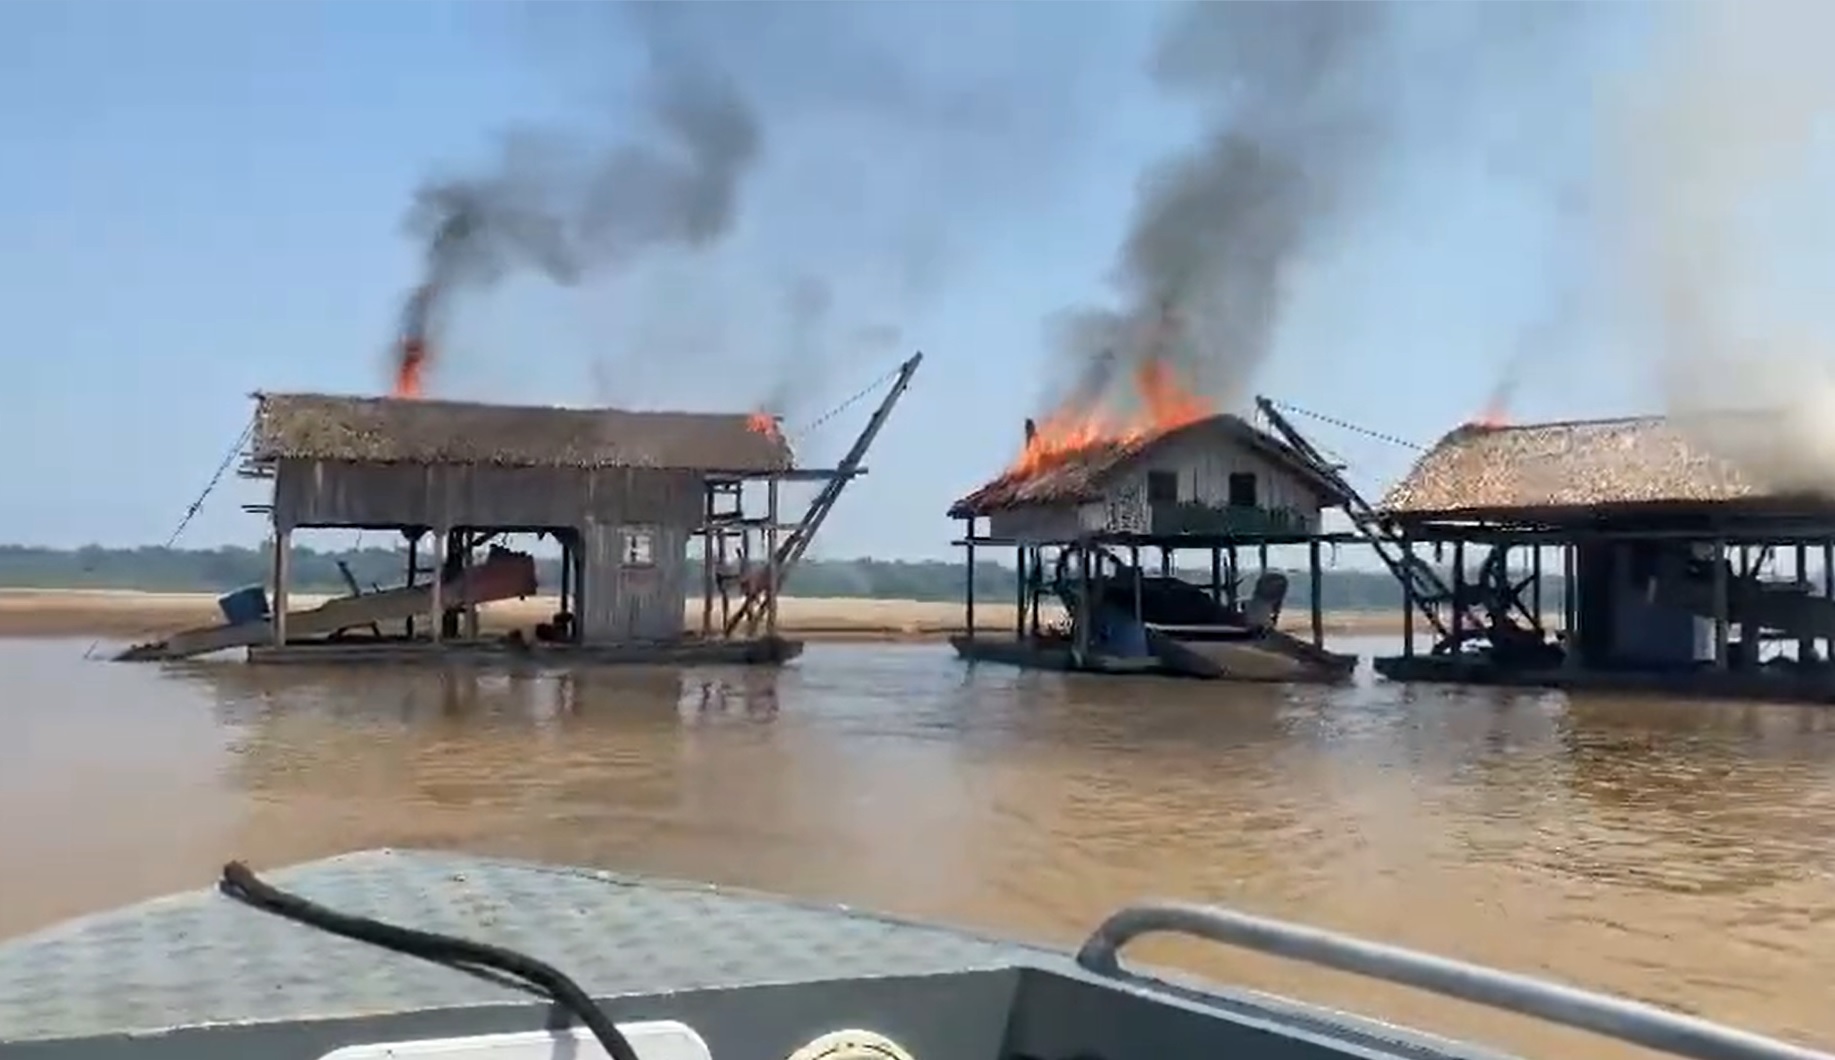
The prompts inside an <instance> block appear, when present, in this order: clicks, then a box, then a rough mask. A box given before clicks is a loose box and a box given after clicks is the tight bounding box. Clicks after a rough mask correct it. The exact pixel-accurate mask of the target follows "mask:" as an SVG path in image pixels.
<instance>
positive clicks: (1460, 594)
mask: <svg viewBox="0 0 1835 1060" xmlns="http://www.w3.org/2000/svg"><path fill="white" fill-rule="evenodd" d="M1465 596H1466V592H1465V542H1464V541H1463V540H1460V541H1455V542H1453V624H1452V638H1453V645H1452V650H1453V651H1454V652H1457V651H1458V650H1459V644H1460V642H1461V641H1463V640H1464V639H1465Z"/></svg>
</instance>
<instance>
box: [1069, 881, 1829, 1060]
mask: <svg viewBox="0 0 1835 1060" xmlns="http://www.w3.org/2000/svg"><path fill="white" fill-rule="evenodd" d="M1161 932H1172V933H1176V934H1182V935H1193V936H1196V937H1198V938H1203V939H1207V940H1209V941H1212V942H1220V943H1223V944H1225V945H1229V946H1239V947H1242V948H1244V949H1250V950H1255V951H1258V952H1261V953H1266V954H1271V955H1273V956H1277V957H1285V958H1288V959H1290V960H1296V961H1303V962H1306V963H1309V964H1316V965H1320V966H1323V967H1326V968H1333V969H1336V970H1338V971H1341V972H1350V973H1352V974H1354V975H1362V976H1368V977H1370V978H1374V979H1382V980H1385V981H1387V982H1391V983H1398V984H1401V985H1404V986H1411V987H1415V988H1416V989H1419V990H1426V991H1429V992H1431V993H1436V994H1442V995H1444V996H1447V997H1453V998H1458V999H1459V1000H1461V1001H1469V1002H1472V1003H1474V1004H1478V1005H1485V1006H1488V1007H1490V1008H1494V1009H1501V1010H1503V1011H1507V1012H1514V1013H1517V1014H1519V1015H1523V1016H1531V1017H1534V1018H1537V1019H1541V1020H1545V1021H1547V1022H1550V1023H1558V1024H1561V1025H1563V1026H1567V1027H1574V1028H1578V1029H1581V1030H1586V1031H1591V1032H1593V1033H1595V1034H1600V1035H1604V1036H1605V1037H1608V1038H1616V1039H1618V1040H1619V1041H1623V1042H1630V1043H1632V1044H1634V1045H1641V1046H1644V1047H1646V1048H1650V1049H1656V1050H1658V1051H1661V1052H1665V1053H1670V1054H1672V1055H1675V1056H1685V1057H1690V1058H1692V1060H1835V1057H1831V1055H1830V1054H1828V1053H1823V1052H1818V1051H1817V1050H1814V1049H1809V1048H1805V1047H1803V1046H1799V1045H1792V1044H1790V1043H1788V1042H1780V1041H1777V1040H1775V1039H1771V1038H1765V1037H1762V1036H1760V1035H1756V1034H1751V1033H1748V1032H1746V1031H1741V1030H1736V1029H1734V1028H1732V1027H1725V1026H1721V1025H1720V1024H1717V1023H1711V1022H1709V1021H1707V1020H1703V1019H1697V1018H1695V1017H1693V1016H1685V1015H1682V1014H1680V1013H1677V1012H1670V1011H1667V1010H1665V1009H1660V1008H1657V1007H1656V1006H1654V1005H1647V1004H1644V1003H1642V1002H1638V1001H1628V1000H1625V999H1623V998H1616V997H1610V996H1608V995H1605V994H1596V993H1592V992H1590V991H1586V990H1580V989H1577V988H1575V987H1571V986H1563V985H1561V984H1559V983H1551V982H1547V981H1545V980H1540V979H1534V978H1531V977H1529V976H1525V975H1515V974H1512V973H1510V972H1500V971H1497V970H1496V969H1492V968H1486V967H1484V966H1482V965H1476V964H1467V963H1465V962H1463V961H1454V960H1448V959H1446V958H1444V957H1435V956H1433V955H1431V954H1426V953H1420V952H1417V951H1414V950H1408V949H1403V948H1401V947H1399V946H1390V945H1386V944H1384V943H1379V942H1367V941H1364V940H1362V939H1358V938H1354V937H1352V936H1348V935H1340V934H1337V933H1336V932H1331V931H1323V930H1320V929H1319V928H1313V927H1306V926H1305V925H1301V924H1289V923H1285V922H1283V921H1279V920H1270V919H1267V918H1265V917H1259V916H1250V915H1249V914H1247V913H1238V912H1236V911H1234V910H1230V909H1222V908H1218V907H1215V906H1203V905H1193V904H1190V903H1183V902H1165V903H1159V902H1155V903H1145V904H1141V905H1133V906H1128V907H1126V908H1124V909H1121V910H1119V911H1118V912H1116V913H1113V914H1111V915H1110V916H1109V918H1108V919H1107V920H1104V921H1103V922H1102V924H1101V925H1100V926H1098V927H1097V928H1096V930H1095V931H1094V932H1093V933H1092V934H1091V935H1090V937H1089V938H1088V940H1086V941H1085V942H1084V943H1083V946H1082V947H1081V948H1080V949H1078V951H1077V964H1078V965H1080V966H1081V967H1083V968H1084V969H1085V970H1087V971H1090V972H1094V973H1096V974H1099V975H1104V976H1118V975H1120V974H1121V972H1122V969H1121V962H1120V959H1119V958H1120V950H1121V948H1122V947H1123V946H1125V945H1127V944H1128V943H1129V942H1130V941H1132V940H1134V939H1136V938H1139V937H1140V936H1142V935H1148V934H1156V933H1161Z"/></svg>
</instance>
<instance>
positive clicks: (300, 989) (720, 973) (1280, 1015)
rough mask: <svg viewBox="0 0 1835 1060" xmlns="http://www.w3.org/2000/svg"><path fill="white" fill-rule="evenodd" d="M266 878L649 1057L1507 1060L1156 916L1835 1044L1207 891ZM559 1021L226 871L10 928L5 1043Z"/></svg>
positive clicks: (1548, 1009) (415, 863)
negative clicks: (560, 1005)
mask: <svg viewBox="0 0 1835 1060" xmlns="http://www.w3.org/2000/svg"><path fill="white" fill-rule="evenodd" d="M267 882H268V883H270V884H272V885H274V886H277V887H280V888H282V889H284V890H286V891H290V892H293V893H294V894H297V895H299V896H301V897H304V898H306V899H309V900H311V901H313V902H316V903H318V904H320V905H322V906H326V907H329V908H330V909H332V910H335V911H336V912H338V913H342V914H345V915H356V916H360V917H365V918H370V919H373V920H380V921H385V922H387V923H390V924H395V925H400V926H404V927H412V928H415V929H419V930H421V931H431V932H435V933H438V934H441V935H446V936H455V937H458V938H463V939H468V940H471V941H475V942H482V943H487V944H492V945H495V946H497V947H503V948H508V949H511V950H515V951H518V952H520V953H522V954H526V955H528V956H530V957H533V958H535V959H537V960H540V961H543V962H546V963H548V964H550V965H552V966H553V967H555V968H558V969H560V970H561V971H562V972H563V973H564V974H566V975H568V976H569V977H571V978H572V979H573V980H574V981H575V982H576V983H577V984H578V985H579V986H580V987H581V988H582V989H583V990H584V991H585V993H586V994H588V995H589V996H590V997H591V998H592V999H593V1003H594V1004H596V1005H598V1006H600V1007H601V1008H602V1009H603V1010H604V1011H605V1012H606V1013H607V1014H608V1015H609V1016H610V1017H611V1018H612V1019H614V1020H616V1021H619V1022H620V1023H621V1024H624V1023H629V1022H631V1021H643V1022H649V1023H656V1022H660V1021H673V1022H675V1023H676V1024H679V1025H680V1027H681V1029H682V1031H683V1033H684V1034H686V1035H687V1036H688V1037H689V1038H691V1039H693V1040H694V1043H695V1048H693V1049H690V1050H688V1051H682V1050H681V1049H680V1048H663V1049H660V1050H658V1051H652V1052H645V1051H640V1052H639V1053H638V1055H639V1056H640V1057H641V1058H642V1060H660V1058H661V1057H664V1056H668V1057H673V1058H676V1060H682V1058H685V1057H690V1056H692V1057H697V1058H701V1060H706V1058H710V1057H711V1058H716V1060H782V1058H784V1057H789V1056H793V1055H796V1056H802V1055H810V1056H814V1055H817V1053H819V1052H821V1050H822V1049H823V1048H826V1046H825V1045H824V1044H823V1043H825V1042H829V1041H831V1040H832V1039H831V1037H830V1036H832V1035H834V1034H835V1033H837V1032H842V1031H844V1030H845V1031H848V1032H850V1033H851V1032H855V1031H857V1030H860V1029H870V1030H871V1031H873V1032H875V1033H877V1034H879V1035H883V1036H885V1037H886V1038H887V1039H889V1040H891V1041H895V1042H898V1043H900V1045H901V1046H902V1047H903V1048H904V1049H905V1050H906V1051H907V1052H908V1054H909V1055H910V1056H911V1057H914V1058H917V1060H932V1058H937V1060H942V1058H945V1057H947V1058H950V1060H1041V1058H1045V1060H1055V1058H1062V1057H1073V1056H1101V1057H1106V1058H1108V1060H1163V1058H1165V1057H1183V1056H1207V1057H1208V1056H1255V1057H1265V1058H1268V1060H1347V1058H1357V1060H1497V1058H1498V1055H1499V1054H1496V1053H1492V1052H1488V1051H1485V1050H1482V1049H1478V1048H1475V1047H1472V1046H1469V1045H1466V1044H1463V1043H1457V1042H1451V1041H1447V1040H1445V1039H1440V1038H1436V1037H1432V1036H1429V1035H1424V1034H1420V1033H1418V1032H1414V1031H1409V1030H1405V1029H1403V1028H1399V1027H1394V1026H1391V1025H1388V1024H1384V1023H1380V1022H1377V1021H1373V1020H1368V1019H1362V1018H1358V1017H1354V1016H1350V1015H1346V1014H1343V1013H1337V1012H1331V1011H1328V1010H1324V1009H1319V1008H1316V1007H1313V1006H1307V1005H1303V1004H1299V1003H1297V1002H1293V1001H1287V1000H1285V999H1281V998H1274V997H1269V996H1267V995H1262V994H1256V993H1252V992H1249V991H1243V990H1236V989H1226V988H1220V987H1217V986H1215V985H1212V984H1205V983H1199V982H1196V981H1194V980H1191V979H1189V978H1182V977H1172V976H1165V975H1159V974H1156V975H1154V976H1151V977H1150V976H1148V975H1146V974H1144V973H1141V972H1134V971H1130V970H1128V969H1127V968H1125V967H1123V966H1122V965H1121V964H1120V963H1119V961H1118V959H1117V958H1118V951H1119V949H1120V947H1121V946H1122V945H1124V944H1125V943H1126V942H1127V941H1128V940H1129V939H1131V938H1134V937H1137V936H1138V935H1141V934H1144V933H1148V932H1153V931H1181V932H1185V933H1188V934H1193V935H1196V936H1198V937H1201V938H1209V939H1212V940H1214V941H1218V942H1222V943H1225V944H1234V945H1246V946H1249V947H1251V948H1255V949H1261V950H1263V951H1265V952H1269V953H1276V954H1281V955H1285V956H1289V957H1294V958H1297V959H1301V960H1310V961H1313V962H1314V963H1320V964H1325V965H1327V966H1330V967H1336V968H1339V969H1340V970H1344V971H1353V972H1360V973H1361V974H1376V975H1380V976H1382V977H1383V978H1387V979H1390V980H1391V981H1394V982H1400V983H1411V984H1413V985H1417V986H1421V987H1423V988H1425V989H1431V990H1437V991H1439V992H1442V993H1446V994H1449V995H1450V996H1454V997H1462V998H1464V999H1466V1000H1477V1001H1480V1002H1482V1003H1488V1004H1492V1005H1496V1006H1500V1007H1507V1008H1513V1009H1514V1010H1515V1011H1519V1012H1525V1013H1533V1014H1538V1015H1542V1016H1543V1017H1544V1018H1552V1019H1556V1020H1558V1021H1560V1022H1566V1023H1568V1024H1569V1025H1571V1026H1578V1027H1585V1028H1588V1029H1593V1030H1598V1031H1601V1032H1602V1033H1608V1034H1614V1035H1617V1036H1620V1037H1624V1038H1625V1039H1626V1040H1628V1041H1635V1042H1638V1043H1640V1044H1645V1045H1652V1046H1655V1047H1658V1048H1664V1049H1668V1050H1670V1051H1673V1052H1676V1053H1677V1054H1678V1055H1682V1056H1689V1057H1694V1058H1695V1060H1835V1058H1831V1057H1829V1056H1827V1055H1825V1054H1820V1053H1816V1052H1815V1051H1813V1050H1808V1049H1803V1048H1800V1047H1796V1046H1790V1045H1786V1044H1783V1043H1773V1042H1766V1041H1764V1040H1761V1039H1755V1038H1753V1037H1752V1036H1749V1035H1743V1034H1741V1033H1740V1032H1737V1031H1732V1030H1728V1029H1726V1028H1717V1027H1714V1026H1712V1025H1708V1024H1704V1023H1702V1022H1701V1021H1696V1020H1691V1019H1689V1018H1688V1017H1681V1016H1675V1015H1667V1014H1663V1013H1660V1012H1657V1011H1656V1010H1653V1009H1649V1008H1648V1006H1641V1007H1640V1006H1637V1005H1635V1004H1634V1003H1630V1002H1622V1001H1617V1000H1614V999H1599V998H1593V999H1588V998H1587V997H1586V996H1584V995H1580V994H1578V992H1575V991H1572V990H1570V989H1568V988H1564V987H1558V986H1551V985H1548V984H1537V983H1533V982H1529V981H1525V980H1521V979H1520V977H1512V976H1509V975H1507V974H1505V973H1498V972H1492V971H1489V970H1484V969H1476V968H1473V967H1471V966H1461V965H1457V964H1456V963H1454V962H1446V961H1442V960H1440V959H1438V958H1432V957H1426V956H1423V955H1417V954H1408V953H1407V952H1406V951H1399V950H1395V949H1393V948H1390V947H1382V946H1377V945H1373V944H1368V943H1362V942H1358V941H1355V940H1345V939H1343V938H1342V937H1335V936H1331V935H1329V933H1322V932H1318V931H1316V930H1315V929H1309V928H1304V927H1301V926H1295V925H1282V924H1280V923H1279V922H1275V921H1267V920H1262V919H1260V918H1255V917H1250V916H1247V915H1245V914H1237V913H1232V912H1230V911H1227V910H1216V909H1211V908H1208V907H1197V906H1178V905H1164V904H1162V905H1143V906H1137V907H1132V908H1130V909H1128V910H1123V911H1121V912H1119V913H1117V914H1115V915H1114V916H1112V917H1111V918H1110V919H1109V920H1108V921H1106V922H1105V923H1104V924H1103V925H1102V926H1101V927H1100V928H1098V930H1097V931H1096V933H1095V934H1093V935H1092V936H1091V937H1090V939H1089V940H1088V941H1086V942H1085V943H1084V946H1083V948H1082V949H1081V950H1080V951H1079V952H1078V953H1077V954H1076V955H1075V956H1074V957H1073V956H1072V955H1070V954H1067V953H1061V952H1057V951H1053V950H1047V949H1041V948H1037V947H1033V946H1028V945H1025V944H1022V943H1015V942H1007V941H1001V940H996V939H991V938H987V937H984V936H980V935H975V934H972V933H967V932H962V931H958V930H952V929H948V928H941V927H931V926H925V925H921V924H914V923H909V922H904V921H899V920H895V919H892V918H889V917H884V916H879V915H875V914H871V913H864V912H860V911H857V910H852V909H848V908H845V907H836V906H820V905H813V904H806V903H796V902H788V901H784V900H781V899H776V898H771V897H768V896H764V895H755V894H750V893H746V892H741V891H732V890H726V889H721V888H717V887H712V886H708V885H704V884H688V883H675V882H668V881H659V880H651V879H638V878H633V877H628V876H622V875H618V874H615V873H609V872H600V871H594V870H588V869H571V868H562V867H554V866H545V865H538V864H532V863H525V862H516V861H506V860H495V859H480V858H473V857H466V856H460V855H454V854H440V853H424V852H397V851H372V852H365V853H357V854H350V855H346V856H343V857H338V858H332V859H329V860H326V861H321V862H315V863H312V864H309V865H303V866H298V867H296V868H292V869H287V870H283V871H279V872H274V873H271V874H269V875H268V876H267ZM569 1022H570V1021H569V1020H568V1019H567V1018H566V1016H565V1014H563V1013H561V1012H559V1011H558V1010H557V1009H556V1007H555V1006H554V1005H553V1004H552V1003H551V1002H550V1001H548V1000H547V998H546V997H545V996H543V995H539V994H538V995H534V996H532V994H531V992H529V991H528V990H526V989H523V988H521V987H518V986H516V985H512V984H509V983H506V982H505V981H503V980H502V979H498V978H485V977H481V976H479V975H478V974H474V973H469V972H467V971H466V970H462V969H458V968H454V967H450V966H442V965H438V964H433V963H429V962H427V961H424V960H421V959H417V958H414V957H409V956H404V955H400V954H397V953H395V952H392V951H390V950H387V949H383V948H379V947H378V946H375V945H371V944H367V943H363V942H358V941H352V940H349V939H346V938H343V937H340V936H337V935H332V934H328V933H326V932H324V931H321V930H317V929H315V928H312V927H309V926H306V925H303V924H300V923H296V922H293V921H291V920H286V919H282V918H279V917H276V916H273V915H270V914H267V913H263V912H261V911H259V910H256V909H252V908H249V907H248V906H245V905H243V904H241V903H239V902H237V901H235V900H233V899H231V898H229V897H227V896H224V895H222V894H219V893H217V892H216V891H215V890H214V889H213V890H209V891H200V892H195V893H191V894H184V895H177V896H174V897H169V898H161V899H155V900H153V901H150V902H143V903H141V904H139V905H136V906H131V907H128V908H126V909H122V910H118V911H115V912H110V913H105V914H100V915H96V916H91V917H86V918H83V919H79V920H76V921H72V922H69V923H67V924H63V925H59V926H57V927H53V928H50V929H47V930H44V931H41V932H38V933H36V934H32V935H27V936H25V937H22V938H19V939H14V940H11V941H8V942H4V943H0V1060H199V1058H203V1060H231V1058H235V1057H249V1056H259V1057H263V1058H265V1060H326V1058H327V1057H329V1056H331V1055H332V1054H335V1053H337V1052H338V1051H339V1050H347V1049H355V1050H357V1051H358V1052H361V1053H363V1054H364V1055H367V1056H383V1055H397V1054H394V1053H391V1050H394V1049H395V1048H396V1047H397V1046H400V1045H402V1043H419V1044H417V1045H415V1046H413V1048H412V1049H410V1050H409V1051H410V1052H414V1051H416V1050H418V1055H431V1054H432V1053H438V1054H439V1055H441V1056H445V1057H447V1058H448V1060H486V1058H487V1056H489V1057H497V1058H498V1060H502V1057H503V1056H505V1055H508V1054H506V1053H503V1052H501V1051H493V1050H495V1049H497V1047H496V1046H493V1045H492V1044H491V1042H492V1041H500V1040H501V1036H502V1035H506V1034H509V1035H520V1036H521V1039H522V1040H524V1041H525V1042H526V1041H529V1040H530V1039H531V1038H532V1039H534V1055H545V1056H561V1057H565V1056H576V1057H578V1058H579V1060H592V1058H594V1057H600V1056H603V1055H604V1053H603V1051H602V1050H600V1049H598V1048H597V1047H596V1046H590V1045H587V1046H581V1047H580V1048H578V1049H573V1048H569V1047H566V1046H564V1044H562V1043H563V1042H564V1041H566V1040H567V1039H562V1040H561V1041H559V1042H557V1041H556V1040H555V1039H554V1038H553V1037H551V1035H552V1034H553V1033H554V1032H557V1031H560V1030H562V1029H564V1028H566V1027H567V1026H568V1025H569ZM569 1033H570V1034H571V1035H572V1040H575V1041H578V1040H579V1039H578V1035H577V1033H573V1032H569ZM493 1035H495V1036H499V1037H498V1038H496V1039H493V1038H491V1037H490V1036H493ZM677 1044H678V1046H679V1045H680V1041H679V1040H678V1043H677ZM344 1055H347V1056H348V1055H354V1054H350V1053H346V1054H344ZM520 1055H531V1054H530V1052H529V1051H528V1050H525V1051H524V1052H523V1053H522V1054H520ZM821 1055H830V1054H829V1053H821ZM848 1055H849V1056H852V1057H859V1056H862V1055H867V1054H862V1053H851V1054H848ZM871 1055H874V1056H881V1055H884V1056H886V1057H889V1058H896V1057H897V1056H899V1055H900V1054H898V1053H878V1052H876V1053H872V1054H871Z"/></svg>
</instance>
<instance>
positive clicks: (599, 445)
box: [249, 394, 791, 472]
mask: <svg viewBox="0 0 1835 1060" xmlns="http://www.w3.org/2000/svg"><path fill="white" fill-rule="evenodd" d="M256 403H257V405H256V410H255V429H254V435H253V439H252V441H251V443H250V447H249V449H250V456H251V457H252V458H253V459H255V460H260V461H265V460H274V459H287V458H292V459H304V460H349V461H361V462H369V463H403V464H496V465H508V466H519V467H576V468H586V467H635V468H674V469H684V470H688V469H692V470H706V471H734V472H757V471H777V470H784V469H787V468H789V467H790V461H791V454H790V447H789V446H788V445H787V444H786V443H785V442H784V440H783V438H782V437H781V436H778V435H775V434H766V433H763V432H760V431H757V430H753V429H751V428H750V427H748V426H747V424H746V419H747V418H746V417H745V416H744V415H732V414H728V413H707V412H629V411H625V410H622V409H570V408H552V407H549V408H539V407H527V406H515V405H482V404H472V403H468V402H458V401H417V400H399V399H396V398H376V397H341V396H333V395H326V394H258V395H256Z"/></svg>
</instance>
